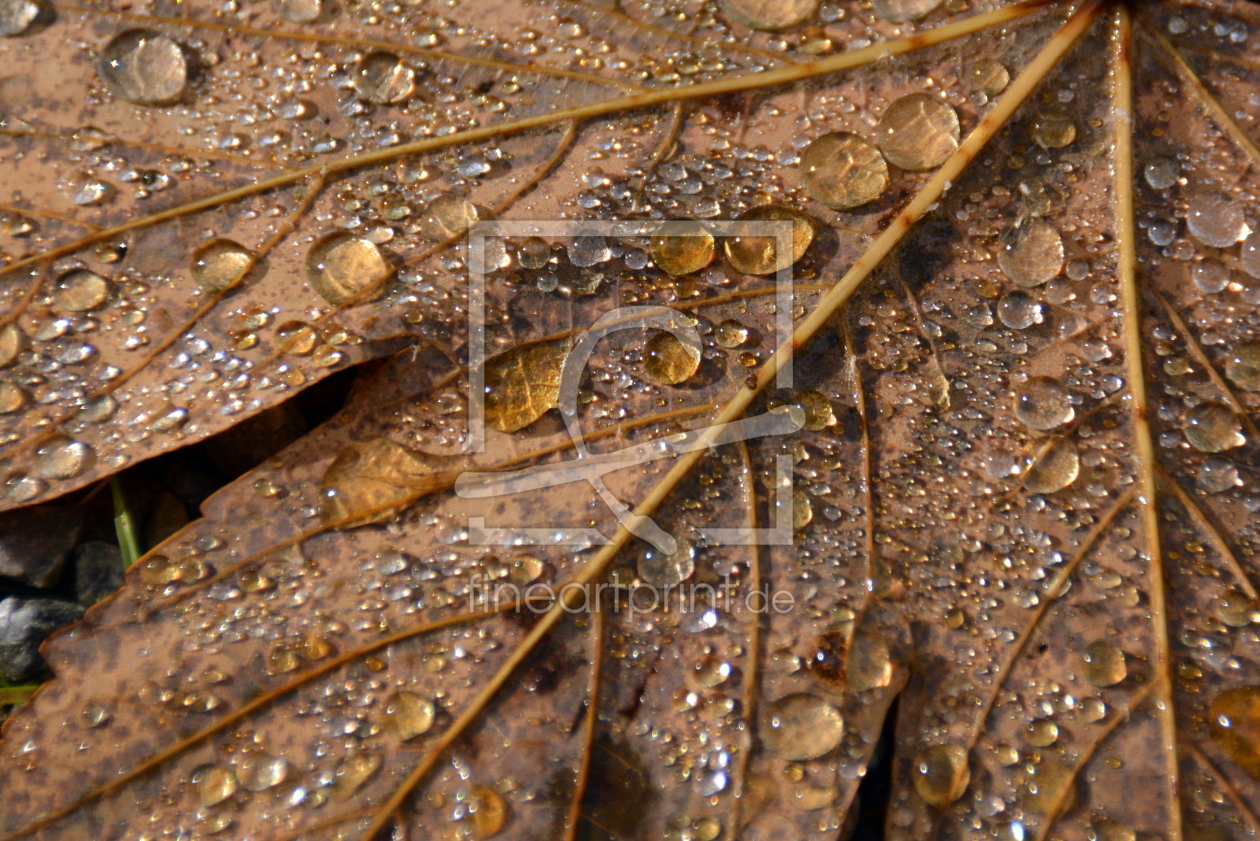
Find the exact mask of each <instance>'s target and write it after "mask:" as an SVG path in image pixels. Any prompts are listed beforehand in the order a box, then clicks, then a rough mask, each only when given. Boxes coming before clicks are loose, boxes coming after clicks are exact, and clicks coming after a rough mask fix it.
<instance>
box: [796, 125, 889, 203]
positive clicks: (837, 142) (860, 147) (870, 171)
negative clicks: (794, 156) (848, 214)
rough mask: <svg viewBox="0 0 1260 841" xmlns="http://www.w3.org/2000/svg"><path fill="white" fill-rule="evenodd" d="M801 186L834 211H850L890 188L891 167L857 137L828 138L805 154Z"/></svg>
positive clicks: (814, 198)
mask: <svg viewBox="0 0 1260 841" xmlns="http://www.w3.org/2000/svg"><path fill="white" fill-rule="evenodd" d="M801 186H803V187H804V188H805V192H806V193H808V194H809V197H810V198H811V199H813V200H814V201H816V202H818V203H819V204H825V205H826V206H827V207H830V208H832V209H833V210H849V209H851V208H854V207H861V206H862V205H864V204H867V203H869V202H872V201H874V200H875V199H877V198H879V196H880V194H881V193H883V192H884V188H885V187H886V186H888V164H887V163H885V162H884V157H883V155H881V154H880V153H879V150H878V149H876V148H875V147H874V146H872V145H871V144H869V143H867V142H866V141H865V140H863V139H862V138H860V137H858V136H857V135H856V134H850V133H849V132H843V131H842V132H835V133H833V134H824V135H823V136H822V137H820V138H818V139H817V140H815V141H814V142H812V143H810V144H809V145H808V146H806V147H805V151H804V152H802V153H801Z"/></svg>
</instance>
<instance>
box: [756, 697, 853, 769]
mask: <svg viewBox="0 0 1260 841" xmlns="http://www.w3.org/2000/svg"><path fill="white" fill-rule="evenodd" d="M844 733H845V726H844V718H843V717H842V716H841V715H840V711H839V710H838V709H836V708H835V707H834V706H832V705H831V704H829V703H827V702H826V701H824V700H823V699H822V698H819V697H818V696H817V695H810V694H808V693H805V692H798V693H794V694H792V695H787V696H784V697H783V698H780V699H779V700H777V701H775V702H774V703H772V704H770V705H769V707H767V709H766V712H765V717H764V720H763V722H762V726H761V739H762V741H763V742H764V743H765V746H766V747H767V748H768V749H769V750H770V752H771V753H773V754H774V755H775V756H777V757H779V758H780V759H786V760H788V761H792V762H797V761H801V760H805V759H817V758H818V757H820V756H823V755H825V754H828V753H830V752H831V751H832V750H834V749H835V747H836V746H837V745H839V744H840V740H841V739H843V738H844Z"/></svg>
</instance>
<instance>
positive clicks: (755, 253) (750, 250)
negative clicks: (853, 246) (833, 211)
mask: <svg viewBox="0 0 1260 841" xmlns="http://www.w3.org/2000/svg"><path fill="white" fill-rule="evenodd" d="M737 218H738V219H740V220H749V221H753V222H759V221H766V222H791V223H792V253H791V254H785V255H783V256H782V257H779V256H778V255H777V254H776V251H777V249H776V238H775V237H773V236H736V237H724V238H723V240H722V250H723V251H724V252H725V253H726V260H727V262H729V263H730V264H731V267H732V268H734V269H735V270H736V271H738V272H743V273H744V274H751V275H768V274H774V273H775V272H777V271H779V270H780V269H786V268H787V267H788V266H791V265H792V264H793V263H795V262H797V261H798V260H800V259H801V258H802V257H804V256H805V252H806V251H808V250H809V246H810V245H811V244H812V243H813V241H814V235H815V234H816V233H817V226H816V225H815V223H814V220H813V219H812V218H810V216H809V215H808V214H806V213H802V212H801V211H799V210H797V209H795V208H791V207H783V206H781V205H774V204H766V205H759V206H757V207H754V208H751V209H749V210H746V211H744V212H743V213H741V214H740V215H739V216H738V217H737Z"/></svg>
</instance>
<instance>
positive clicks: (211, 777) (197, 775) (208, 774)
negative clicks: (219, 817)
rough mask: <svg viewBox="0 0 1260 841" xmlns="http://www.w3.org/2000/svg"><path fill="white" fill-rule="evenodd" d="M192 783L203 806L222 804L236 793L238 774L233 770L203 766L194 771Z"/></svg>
mask: <svg viewBox="0 0 1260 841" xmlns="http://www.w3.org/2000/svg"><path fill="white" fill-rule="evenodd" d="M191 782H192V785H193V789H194V790H195V791H196V792H197V800H198V801H199V802H200V803H201V805H202V806H214V805H216V804H218V803H222V802H223V801H224V800H227V799H228V798H229V797H231V796H232V795H233V794H235V793H236V774H235V773H234V772H233V771H232V769H231V768H220V767H219V766H218V765H202V766H201V767H200V768H198V769H196V770H195V771H193V774H192V779H191Z"/></svg>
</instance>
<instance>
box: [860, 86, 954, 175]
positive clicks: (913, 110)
mask: <svg viewBox="0 0 1260 841" xmlns="http://www.w3.org/2000/svg"><path fill="white" fill-rule="evenodd" d="M875 131H876V138H877V145H878V146H879V150H880V151H881V152H883V153H884V157H885V158H887V159H888V162H889V163H890V164H892V165H893V166H897V167H901V168H902V169H906V170H910V171H911V172H922V171H924V170H928V169H935V168H936V167H938V166H940V165H941V164H943V163H945V159H946V158H948V157H949V156H950V155H952V154H953V153H954V150H956V149H957V148H958V141H959V139H960V138H961V137H962V130H961V128H960V127H959V125H958V114H957V113H956V112H955V111H954V109H953V107H952V106H951V105H950V104H949V103H948V102H946V101H945V100H943V99H941V98H940V97H939V96H933V95H932V94H930V93H912V94H909V95H907V96H903V97H902V98H901V99H898V100H897V101H896V102H894V103H893V104H892V105H890V106H888V110H887V111H885V112H884V116H882V117H880V119H879V125H877V126H876V127H875Z"/></svg>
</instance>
